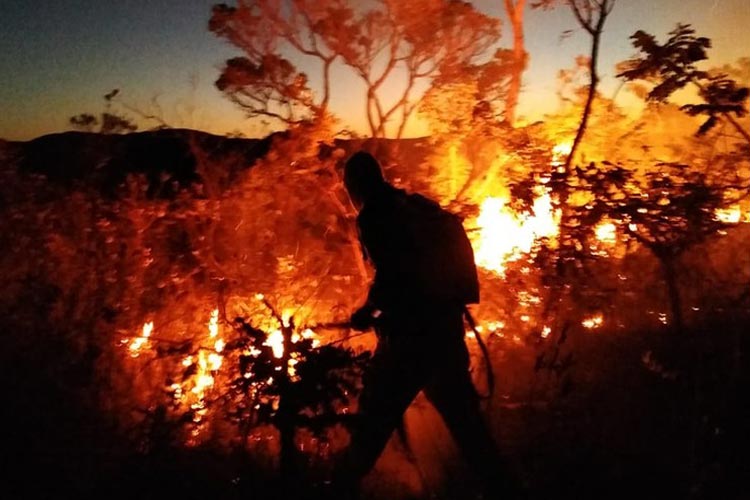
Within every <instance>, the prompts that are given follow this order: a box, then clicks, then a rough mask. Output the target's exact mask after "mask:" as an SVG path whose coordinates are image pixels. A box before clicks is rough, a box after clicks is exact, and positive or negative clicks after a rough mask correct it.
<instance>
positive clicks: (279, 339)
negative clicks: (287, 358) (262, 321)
mask: <svg viewBox="0 0 750 500" xmlns="http://www.w3.org/2000/svg"><path fill="white" fill-rule="evenodd" d="M263 345H265V346H268V347H270V348H271V349H273V355H274V357H275V358H281V357H282V356H283V355H284V334H282V333H281V330H274V331H272V332H271V333H269V334H268V337H267V338H266V341H265V342H263Z"/></svg>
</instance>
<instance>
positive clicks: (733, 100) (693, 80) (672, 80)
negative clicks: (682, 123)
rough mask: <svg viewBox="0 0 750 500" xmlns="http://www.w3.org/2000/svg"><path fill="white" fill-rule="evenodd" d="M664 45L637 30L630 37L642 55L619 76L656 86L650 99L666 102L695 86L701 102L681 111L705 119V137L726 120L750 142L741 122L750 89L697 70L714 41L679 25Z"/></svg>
mask: <svg viewBox="0 0 750 500" xmlns="http://www.w3.org/2000/svg"><path fill="white" fill-rule="evenodd" d="M669 35H670V36H669V38H668V39H667V41H666V42H664V43H663V44H661V43H659V42H658V41H657V40H656V37H654V36H653V35H650V34H648V33H646V32H645V31H641V30H639V31H637V32H635V33H634V34H633V35H632V36H631V37H630V38H631V40H632V41H633V46H634V47H635V48H636V49H638V50H639V51H640V54H639V56H637V57H634V58H632V59H629V60H627V61H625V62H623V63H621V71H620V73H619V74H618V76H620V77H622V78H624V79H625V80H627V81H647V82H650V83H652V84H653V86H652V88H651V89H650V90H649V92H648V94H647V99H648V100H650V101H654V102H667V101H668V100H669V98H670V97H671V96H672V95H673V94H674V93H675V92H677V91H678V90H680V89H683V88H685V87H686V86H688V85H693V86H694V87H695V88H696V89H697V90H698V96H699V97H700V98H701V100H702V102H699V103H694V104H684V105H682V106H681V109H682V110H683V111H685V112H686V113H688V114H689V115H691V116H703V117H705V121H704V122H703V124H702V125H701V126H700V128H699V129H698V134H700V135H703V134H705V133H707V132H708V131H709V130H711V129H712V128H714V127H715V126H716V125H718V124H719V122H720V120H722V119H724V120H726V121H727V122H729V123H730V124H731V126H732V127H733V128H734V129H735V130H736V131H737V133H738V134H740V136H741V137H742V138H743V139H744V140H745V141H746V142H747V143H750V134H749V133H748V131H747V130H745V129H744V128H743V127H742V125H740V123H739V122H738V118H740V117H743V116H745V115H746V114H747V109H746V108H747V99H748V96H749V95H750V89H748V88H747V87H742V86H740V85H738V84H737V82H736V81H735V80H733V79H731V78H729V77H727V75H726V74H712V73H711V72H709V71H704V70H701V69H699V68H698V63H699V62H701V61H704V60H706V59H707V58H708V56H707V49H709V48H710V47H711V41H710V40H709V39H708V38H706V37H699V36H696V34H695V30H694V29H693V28H691V27H690V25H684V24H678V25H677V27H676V28H675V29H674V30H672V31H671V32H670V33H669Z"/></svg>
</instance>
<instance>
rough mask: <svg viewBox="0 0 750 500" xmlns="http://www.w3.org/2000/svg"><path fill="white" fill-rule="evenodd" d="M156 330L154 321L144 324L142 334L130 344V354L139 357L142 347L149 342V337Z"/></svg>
mask: <svg viewBox="0 0 750 500" xmlns="http://www.w3.org/2000/svg"><path fill="white" fill-rule="evenodd" d="M153 331H154V322H153V321H149V322H148V323H144V324H143V328H142V330H141V336H140V337H136V338H134V339H133V340H132V341H131V342H130V345H129V346H128V349H129V350H130V355H131V356H132V357H134V358H137V357H138V356H139V355H140V353H141V348H142V347H143V346H144V345H146V344H147V342H148V339H149V337H151V334H152V333H153Z"/></svg>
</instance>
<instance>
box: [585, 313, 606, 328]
mask: <svg viewBox="0 0 750 500" xmlns="http://www.w3.org/2000/svg"><path fill="white" fill-rule="evenodd" d="M603 324H604V316H602V315H601V314H596V315H594V316H591V317H589V318H585V319H584V320H583V321H581V325H582V326H583V327H584V328H588V329H589V330H593V329H595V328H599V327H600V326H602V325H603Z"/></svg>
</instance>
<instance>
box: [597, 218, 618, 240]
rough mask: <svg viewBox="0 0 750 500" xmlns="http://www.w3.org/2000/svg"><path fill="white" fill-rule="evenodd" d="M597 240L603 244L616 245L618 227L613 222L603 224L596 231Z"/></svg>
mask: <svg viewBox="0 0 750 500" xmlns="http://www.w3.org/2000/svg"><path fill="white" fill-rule="evenodd" d="M594 233H595V234H596V239H597V240H599V241H601V242H602V243H609V244H614V243H616V242H617V226H615V225H614V224H613V223H611V222H603V223H601V224H599V225H598V226H596V229H594Z"/></svg>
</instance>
